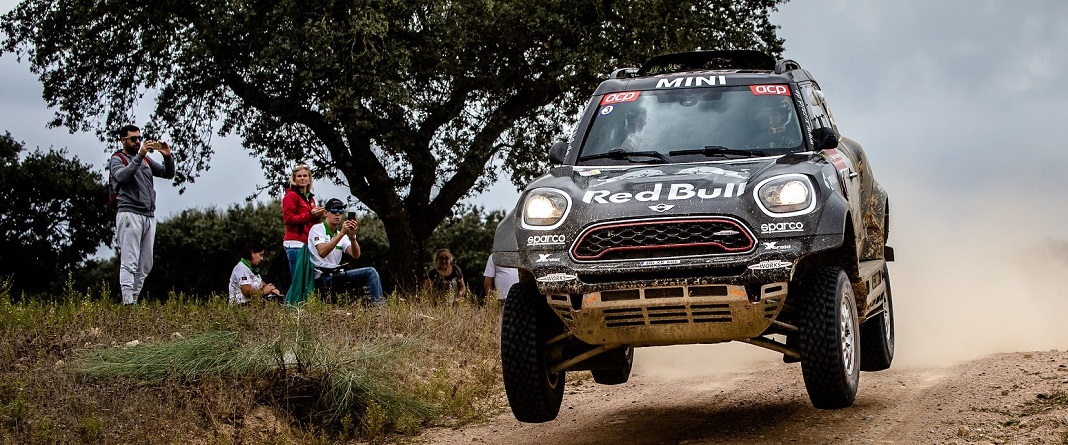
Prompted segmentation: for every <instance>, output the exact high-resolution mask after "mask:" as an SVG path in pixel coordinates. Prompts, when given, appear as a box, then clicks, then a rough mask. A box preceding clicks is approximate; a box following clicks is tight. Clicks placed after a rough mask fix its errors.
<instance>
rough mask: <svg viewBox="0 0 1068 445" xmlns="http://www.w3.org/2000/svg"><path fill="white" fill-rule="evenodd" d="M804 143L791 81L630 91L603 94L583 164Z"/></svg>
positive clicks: (738, 153) (775, 150) (785, 149)
mask: <svg viewBox="0 0 1068 445" xmlns="http://www.w3.org/2000/svg"><path fill="white" fill-rule="evenodd" d="M802 144H803V140H802V138H801V125H800V124H799V123H798V119H797V111H796V108H795V107H794V102H793V100H792V98H791V95H790V87H789V85H744V86H738V87H719V88H692V89H671V90H656V91H625V92H620V93H610V94H606V95H605V96H604V97H603V98H602V99H601V103H600V105H599V108H598V112H597V114H596V116H595V117H594V119H593V123H592V124H591V126H590V130H589V132H588V133H587V135H586V139H585V142H584V143H583V145H582V150H581V152H580V153H579V164H580V165H614V164H621V163H630V162H664V161H669V162H688V161H694V160H706V159H724V158H726V159H734V158H738V157H751V156H766V155H773V154H785V153H789V152H795V151H799V150H800V149H801V148H802ZM631 152H639V153H643V155H640V156H629V155H628V153H631ZM650 152H652V153H650ZM651 154H659V155H662V156H658V157H657V156H650V155H651Z"/></svg>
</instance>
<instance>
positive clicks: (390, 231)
mask: <svg viewBox="0 0 1068 445" xmlns="http://www.w3.org/2000/svg"><path fill="white" fill-rule="evenodd" d="M406 216H407V215H404V212H390V214H389V215H382V214H380V215H379V217H380V218H382V223H383V225H384V226H385V229H386V238H387V240H388V241H389V250H387V251H386V270H380V271H378V272H379V275H381V277H382V285H383V289H385V290H386V291H387V292H389V291H391V290H396V291H398V292H413V291H415V290H417V289H418V287H419V285H420V284H422V282H423V281H422V279H423V272H424V268H425V267H427V265H426V264H427V261H428V260H427V259H426V258H424V257H425V256H426V255H425V252H426V245H427V242H428V241H429V239H430V233H415V231H413V230H412V225H411V222H410V221H409V220H408V218H407V217H406Z"/></svg>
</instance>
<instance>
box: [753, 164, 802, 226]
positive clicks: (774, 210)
mask: <svg viewBox="0 0 1068 445" xmlns="http://www.w3.org/2000/svg"><path fill="white" fill-rule="evenodd" d="M754 193H755V194H756V198H757V204H758V205H759V206H760V209H761V210H763V211H764V213H767V214H768V215H769V216H773V217H777V218H778V217H784V216H795V215H803V214H805V213H808V212H811V211H812V209H814V208H815V207H816V197H815V196H814V194H815V192H814V190H813V188H812V182H811V181H809V179H808V177H807V176H805V175H799V174H790V175H782V176H776V177H774V178H770V179H766V180H764V181H761V182H760V184H757V186H756V191H755V192H754Z"/></svg>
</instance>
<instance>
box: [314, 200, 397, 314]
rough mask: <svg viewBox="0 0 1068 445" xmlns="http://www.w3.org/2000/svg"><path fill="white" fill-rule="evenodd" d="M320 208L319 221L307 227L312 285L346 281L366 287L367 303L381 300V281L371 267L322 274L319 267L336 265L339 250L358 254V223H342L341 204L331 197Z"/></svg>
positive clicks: (330, 285) (336, 285) (339, 284)
mask: <svg viewBox="0 0 1068 445" xmlns="http://www.w3.org/2000/svg"><path fill="white" fill-rule="evenodd" d="M323 207H324V208H325V209H326V217H324V218H323V222H322V223H320V224H316V225H314V226H312V228H311V229H310V230H308V254H309V255H308V258H309V259H311V262H312V264H313V265H314V266H315V287H316V288H317V289H339V288H341V287H342V286H345V285H349V284H351V285H354V286H364V287H366V288H367V293H368V297H369V299H370V300H371V303H374V304H383V303H385V298H384V296H383V293H382V282H381V280H380V279H379V277H378V271H377V270H375V268H373V267H361V268H359V269H350V270H346V271H340V272H337V273H332V274H324V273H323V271H322V270H321V269H334V268H337V267H340V266H341V260H342V253H346V254H348V255H349V256H351V257H352V258H359V257H360V243H358V242H356V230H357V229H358V228H359V222H358V221H356V220H355V219H350V220H347V221H345V222H344V223H342V219H343V216H342V214H343V213H345V203H343V202H341V200H340V199H337V198H333V199H331V200H329V201H327V202H326V204H325V205H324V206H323Z"/></svg>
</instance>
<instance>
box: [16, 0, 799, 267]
mask: <svg viewBox="0 0 1068 445" xmlns="http://www.w3.org/2000/svg"><path fill="white" fill-rule="evenodd" d="M781 1H782V0H751V1H747V2H743V3H739V2H736V1H733V0H685V1H646V0H619V1H574V0H566V1H556V2H544V1H534V0H507V1H484V0H458V1H448V2H435V1H425V0H424V1H370V0H356V1H349V0H347V1H337V0H309V1H304V2H295V1H274V2H263V1H260V2H248V1H244V0H225V1H216V2H158V1H133V2H130V1H118V0H102V1H98V2H94V3H92V6H91V7H90V6H87V5H86V4H83V3H78V2H54V1H51V0H23V1H22V2H21V3H20V4H19V5H18V6H17V7H15V8H14V9H13V10H12V11H10V12H9V13H7V14H5V15H4V17H3V22H2V30H3V34H4V35H5V36H6V37H5V39H4V41H3V44H2V48H0V51H4V52H16V53H18V54H19V55H20V56H25V57H26V58H27V59H28V60H29V61H30V63H31V69H32V70H33V71H34V72H35V73H37V74H38V75H39V76H40V80H41V82H42V83H43V84H44V98H45V100H46V101H48V102H49V103H50V104H52V105H54V106H56V107H58V109H57V112H56V117H55V120H54V121H53V122H52V124H53V125H56V126H64V127H67V128H69V129H71V130H72V131H82V130H96V131H97V134H98V135H100V136H103V135H104V134H105V132H106V131H107V130H109V129H113V128H116V127H118V126H119V125H121V124H125V123H128V122H137V121H138V119H137V118H136V116H134V115H133V113H134V111H135V110H137V109H138V108H139V107H137V106H135V105H137V102H138V100H140V99H142V98H143V94H144V93H143V92H144V91H146V90H150V91H158V95H157V96H156V97H155V107H154V109H153V112H152V115H151V116H150V117H149V122H150V124H149V125H146V132H149V133H153V134H166V135H168V136H169V138H170V140H171V141H172V142H173V144H172V146H174V147H176V152H175V159H176V162H177V165H178V176H177V178H176V181H178V182H182V181H184V180H186V179H188V178H192V177H195V175H196V174H197V173H198V172H200V171H202V170H204V169H205V168H206V166H208V165H210V164H209V163H210V158H211V155H212V153H213V149H212V147H211V137H212V135H213V134H235V133H236V134H238V135H240V136H241V137H242V138H243V141H244V145H245V146H246V147H247V148H248V149H249V150H251V151H252V152H253V153H255V154H256V156H258V157H259V158H260V161H261V166H262V168H263V169H264V171H265V172H266V174H268V175H271V176H273V178H274V182H275V183H282V182H283V181H284V178H283V176H284V174H285V173H284V172H285V171H286V168H285V167H287V166H289V165H291V164H292V163H294V162H296V161H307V162H309V163H311V164H313V166H314V167H315V169H316V171H317V172H321V173H322V174H325V175H326V176H327V177H329V178H331V179H337V180H338V181H339V182H342V183H345V184H347V186H348V187H349V189H350V190H351V191H352V194H353V196H355V197H356V198H357V199H358V200H359V201H360V202H361V203H362V204H363V205H365V206H366V207H367V208H369V209H370V210H371V211H373V212H375V213H376V214H377V215H378V217H379V218H380V219H381V220H382V221H383V222H384V223H385V226H384V227H385V229H386V233H387V234H388V238H389V240H390V243H389V244H390V250H389V257H390V263H389V267H390V268H392V269H393V270H394V271H395V273H396V275H397V276H398V277H399V278H401V279H403V280H405V281H406V282H407V281H408V280H414V279H416V278H417V277H418V275H420V269H421V267H420V265H421V264H422V259H421V258H417V255H412V252H421V251H423V250H424V249H425V248H426V247H427V241H428V240H429V238H430V236H431V233H432V232H433V230H434V228H435V227H437V226H438V224H440V223H441V222H442V221H444V220H445V219H446V218H448V217H449V214H450V212H451V210H452V209H453V207H454V205H455V204H456V203H457V202H458V201H459V200H460V199H462V198H464V197H465V196H468V195H469V194H470V193H471V192H477V191H480V190H483V189H484V188H485V187H487V186H488V185H489V184H492V183H493V182H494V181H495V180H497V179H498V177H500V176H501V175H510V176H511V178H512V180H513V182H514V183H516V184H523V183H525V182H527V180H528V179H529V178H531V177H532V176H533V175H536V174H538V173H540V172H542V171H543V170H544V168H545V164H544V153H545V152H546V149H547V148H548V147H549V146H550V145H551V142H552V141H554V140H560V139H564V138H565V133H566V132H567V130H568V128H569V127H570V126H571V125H572V124H573V122H574V119H575V113H576V110H579V109H580V107H581V106H582V105H583V104H584V103H585V102H586V100H587V99H588V97H589V95H590V93H591V92H592V90H593V88H595V87H596V85H597V84H598V82H600V81H601V80H603V78H604V76H605V74H606V73H608V72H610V71H611V70H612V69H613V68H615V67H618V66H637V65H640V64H641V63H642V62H644V61H645V60H646V59H648V58H649V57H650V56H652V55H656V54H660V53H667V52H677V51H684V50H692V49H694V48H695V47H701V48H708V49H730V48H753V49H758V50H761V51H764V52H767V53H769V54H778V53H780V52H781V51H782V49H783V46H782V43H783V42H782V40H781V39H779V38H778V37H777V36H776V26H775V25H773V24H771V22H770V20H769V12H770V11H771V10H773V9H774V8H775V7H776V6H777V5H778V4H779V3H781ZM131 17H136V18H138V19H134V20H131ZM517 30H521V32H517ZM276 190H277V188H276Z"/></svg>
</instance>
